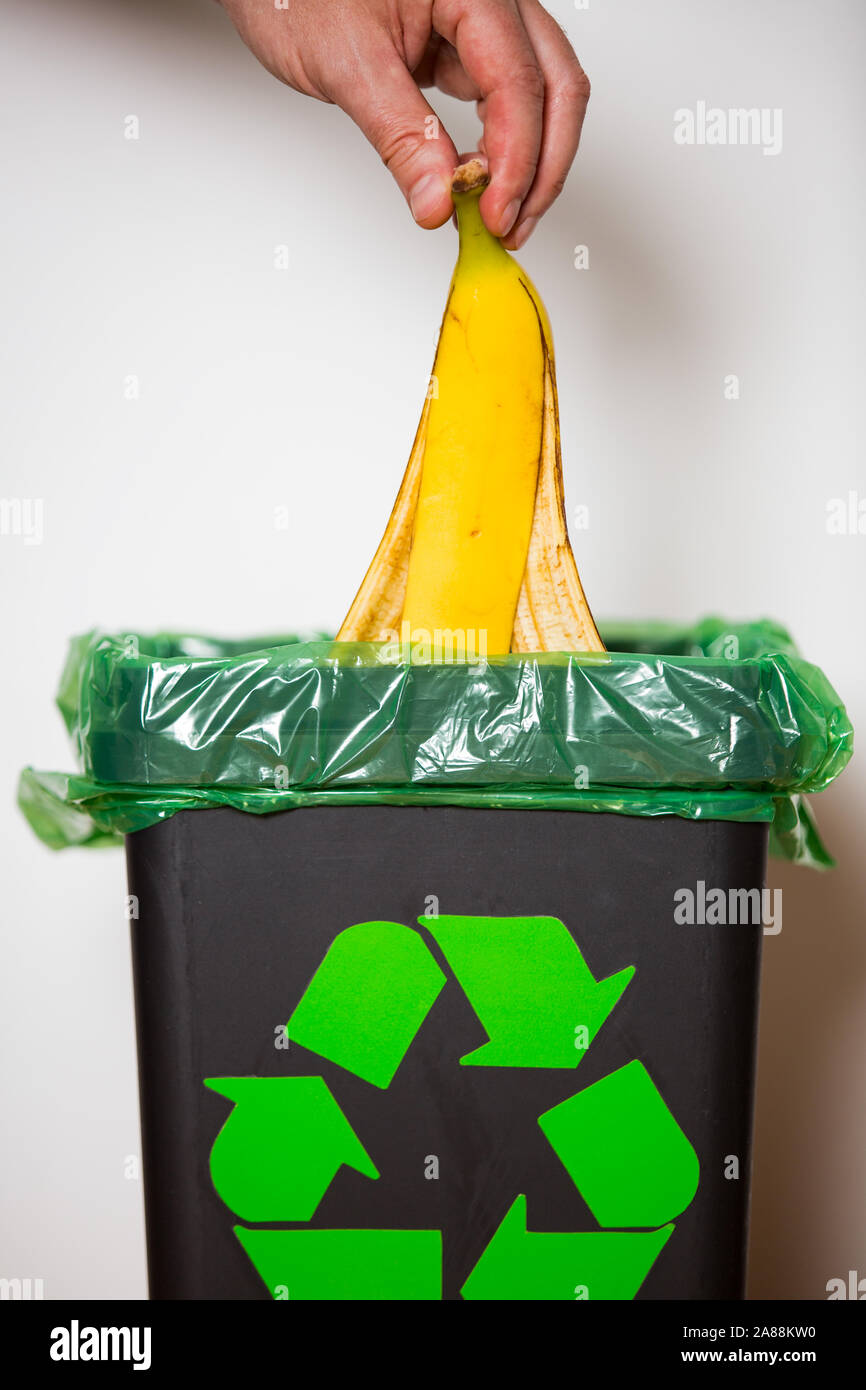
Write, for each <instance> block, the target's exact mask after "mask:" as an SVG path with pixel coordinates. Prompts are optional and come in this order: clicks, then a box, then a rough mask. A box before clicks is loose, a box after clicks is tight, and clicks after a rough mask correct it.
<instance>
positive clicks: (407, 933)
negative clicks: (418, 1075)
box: [286, 922, 445, 1090]
mask: <svg viewBox="0 0 866 1390" xmlns="http://www.w3.org/2000/svg"><path fill="white" fill-rule="evenodd" d="M444 984H445V976H444V975H443V974H442V971H441V970H440V969H439V966H438V965H437V964H436V962H435V960H434V959H433V957H432V956H431V954H430V952H429V951H428V949H427V947H426V945H425V944H424V942H423V941H422V939H421V937H420V936H419V935H418V933H417V932H416V931H413V930H412V929H411V928H410V927H404V926H401V924H400V923H399V922H360V923H358V925H357V926H354V927H347V929H346V930H345V931H342V932H340V934H339V936H337V937H335V939H334V941H333V942H332V943H331V947H330V950H329V951H328V953H327V955H326V956H325V958H324V960H323V961H322V963H321V965H320V966H319V968H318V970H317V971H316V973H315V975H314V976H313V978H312V980H311V981H310V983H309V985H308V986H307V989H306V991H305V993H304V995H303V997H302V999H301V1001H300V1003H299V1004H298V1006H297V1008H296V1009H295V1011H294V1013H293V1014H292V1016H291V1018H290V1019H289V1023H288V1026H287V1029H286V1031H287V1033H288V1035H289V1038H290V1039H291V1041H292V1042H297V1043H300V1044H301V1046H302V1047H307V1048H309V1050H310V1051H311V1052H317V1053H318V1054H319V1056H320V1057H327V1058H328V1060H329V1061H331V1062H336V1063H337V1064H338V1065H339V1066H341V1067H345V1068H346V1070H347V1071H351V1072H354V1074H355V1075H356V1076H360V1077H363V1079H364V1080H365V1081H369V1082H371V1083H372V1084H373V1085H374V1086H379V1087H381V1089H382V1090H384V1089H385V1088H386V1087H387V1086H388V1085H390V1082H391V1079H392V1077H393V1075H394V1073H395V1071H396V1070H397V1068H398V1067H399V1065H400V1063H401V1062H402V1060H403V1058H404V1057H405V1055H406V1053H407V1051H408V1049H409V1046H410V1044H411V1042H412V1040H413V1038H414V1037H415V1034H416V1033H417V1032H418V1029H419V1028H420V1027H421V1024H422V1023H423V1022H424V1019H425V1018H426V1017H427V1014H428V1013H429V1011H430V1009H431V1007H432V1005H433V1003H434V1001H435V999H436V998H437V996H438V994H439V992H440V990H441V989H442V986H443V985H444Z"/></svg>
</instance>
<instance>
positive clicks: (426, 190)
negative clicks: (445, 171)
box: [409, 174, 443, 222]
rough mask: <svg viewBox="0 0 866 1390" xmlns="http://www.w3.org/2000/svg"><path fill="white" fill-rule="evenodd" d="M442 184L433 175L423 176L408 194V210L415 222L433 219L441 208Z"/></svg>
mask: <svg viewBox="0 0 866 1390" xmlns="http://www.w3.org/2000/svg"><path fill="white" fill-rule="evenodd" d="M442 193H443V183H442V180H441V179H440V178H437V176H436V175H435V174H425V175H424V177H423V178H422V179H419V180H418V182H417V183H416V184H415V187H414V188H412V189H411V190H410V193H409V209H410V211H411V213H412V216H413V217H414V218H415V221H416V222H424V221H426V219H427V218H428V217H435V215H436V213H437V212H438V211H439V210H440V208H441V206H442Z"/></svg>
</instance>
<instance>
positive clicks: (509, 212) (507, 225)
mask: <svg viewBox="0 0 866 1390" xmlns="http://www.w3.org/2000/svg"><path fill="white" fill-rule="evenodd" d="M519 211H520V199H519V198H512V200H511V202H510V203H509V204H508V207H507V208H506V209H505V211H504V212H503V214H502V216H501V217H500V219H499V235H500V236H508V233H509V232H510V231H511V228H512V227H513V226H514V223H515V221H516V219H517V214H518V213H519Z"/></svg>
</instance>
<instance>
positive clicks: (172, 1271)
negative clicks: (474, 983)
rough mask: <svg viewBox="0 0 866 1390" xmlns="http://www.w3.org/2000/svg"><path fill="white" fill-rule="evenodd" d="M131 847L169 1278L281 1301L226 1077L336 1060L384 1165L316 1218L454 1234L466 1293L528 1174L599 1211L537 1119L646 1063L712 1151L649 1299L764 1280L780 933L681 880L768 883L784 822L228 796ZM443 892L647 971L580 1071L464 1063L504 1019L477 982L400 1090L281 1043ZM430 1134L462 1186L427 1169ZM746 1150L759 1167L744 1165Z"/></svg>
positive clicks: (562, 1225) (604, 971) (453, 1285)
mask: <svg viewBox="0 0 866 1390" xmlns="http://www.w3.org/2000/svg"><path fill="white" fill-rule="evenodd" d="M127 852H128V862H129V877H130V892H132V893H135V894H136V895H137V896H138V899H139V910H140V918H139V920H138V921H137V922H133V924H132V939H133V960H134V967H135V982H136V1007H137V1017H138V1035H139V1061H140V1074H141V1102H142V1129H143V1156H144V1176H145V1194H146V1206H147V1234H148V1257H149V1270H150V1288H151V1297H153V1298H216V1299H229V1298H244V1299H257V1298H265V1299H266V1298H268V1296H269V1295H268V1293H267V1291H266V1289H265V1287H264V1285H263V1284H262V1282H261V1281H260V1279H259V1276H258V1275H257V1273H256V1272H255V1270H254V1268H253V1266H252V1265H251V1264H250V1262H249V1261H248V1259H247V1257H246V1255H245V1254H244V1252H243V1250H242V1249H241V1247H240V1246H239V1245H238V1243H237V1242H236V1240H235V1237H234V1235H233V1234H232V1225H233V1224H234V1221H235V1219H236V1218H235V1217H234V1216H233V1215H232V1213H231V1212H230V1211H229V1210H228V1209H227V1208H226V1207H225V1206H224V1204H223V1203H222V1202H221V1200H220V1199H219V1198H218V1197H217V1195H216V1193H215V1192H214V1190H213V1187H212V1184H211V1181H210V1175H209V1171H208V1156H209V1153H210V1149H211V1146H212V1144H213V1141H214V1139H215V1137H216V1134H217V1132H218V1130H219V1129H220V1126H221V1125H222V1123H223V1121H224V1120H225V1118H226V1116H227V1115H228V1113H229V1111H230V1108H231V1107H230V1102H229V1101H227V1100H225V1099H224V1098H222V1097H220V1096H218V1095H216V1094H214V1093H213V1092H211V1091H208V1090H206V1088H205V1087H204V1086H203V1084H202V1081H203V1078H204V1077H214V1076H248V1075H256V1076H280V1075H288V1074H293V1073H298V1074H308V1073H310V1072H312V1071H316V1072H318V1073H320V1074H321V1075H323V1076H324V1077H325V1079H326V1080H327V1082H328V1085H329V1086H330V1087H331V1089H332V1091H333V1092H334V1095H335V1096H336V1098H337V1100H338V1101H339V1103H340V1105H341V1107H342V1108H343V1110H344V1111H345V1113H346V1115H347V1117H348V1119H349V1120H350V1122H351V1124H352V1125H353V1127H354V1128H355V1131H356V1133H357V1134H358V1136H359V1138H360V1139H361V1142H362V1143H363V1144H364V1145H365V1147H366V1148H367V1150H368V1152H369V1153H370V1155H371V1157H372V1158H373V1161H374V1162H375V1164H376V1165H377V1167H378V1168H379V1170H380V1173H381V1177H380V1179H379V1181H377V1182H371V1181H370V1180H369V1179H367V1178H365V1177H363V1176H361V1175H360V1174H358V1173H356V1172H354V1171H353V1170H351V1169H348V1168H345V1167H344V1168H342V1169H341V1170H340V1171H339V1172H338V1174H337V1176H336V1178H335V1179H334V1181H333V1183H332V1184H331V1186H330V1188H329V1190H328V1192H327V1193H326V1195H325V1197H324V1199H323V1201H322V1203H321V1205H320V1206H319V1209H318V1211H317V1212H316V1215H315V1218H314V1220H313V1222H312V1224H313V1225H314V1226H321V1227H363V1226H370V1227H391V1228H393V1227H407V1228H427V1229H429V1228H434V1227H435V1228H439V1229H441V1230H442V1231H443V1239H444V1251H445V1255H444V1262H445V1288H444V1293H445V1297H446V1298H457V1297H459V1288H460V1285H461V1284H462V1283H463V1282H464V1280H465V1279H466V1277H467V1276H468V1274H469V1272H470V1271H471V1269H472V1267H473V1265H474V1263H475V1262H476V1260H477V1259H478V1256H479V1255H480V1254H481V1251H482V1250H483V1248H484V1247H485V1245H486V1244H487V1242H488V1241H489V1239H490V1237H491V1235H492V1233H493V1231H494V1230H495V1229H496V1227H497V1226H498V1224H499V1223H500V1221H501V1220H502V1217H503V1216H504V1214H505V1212H506V1210H507V1209H508V1207H509V1206H510V1204H511V1202H512V1200H513V1199H514V1197H515V1196H516V1195H517V1194H518V1193H526V1194H527V1198H528V1215H529V1227H530V1229H532V1230H551V1231H568V1230H592V1229H595V1224H594V1222H593V1220H592V1218H591V1216H590V1214H589V1212H588V1211H587V1209H586V1207H585V1205H584V1203H583V1202H582V1200H581V1198H580V1197H579V1195H578V1194H577V1192H576V1191H575V1189H574V1187H573V1185H572V1183H571V1181H570V1179H569V1178H568V1175H567V1174H566V1172H565V1170H564V1168H562V1166H561V1165H560V1163H559V1161H558V1159H557V1158H556V1156H555V1155H554V1153H553V1152H552V1150H551V1149H550V1148H549V1146H548V1145H547V1142H546V1140H545V1139H544V1136H543V1135H542V1133H541V1131H540V1129H539V1128H538V1126H537V1124H536V1119H537V1117H538V1115H539V1114H541V1113H542V1111H544V1110H546V1109H549V1108H550V1106H551V1105H554V1104H556V1103H557V1102H558V1101H559V1100H562V1099H564V1098H565V1097H566V1096H568V1095H571V1094H573V1093H574V1091H576V1090H578V1089H580V1088H581V1087H583V1086H586V1085H589V1084H590V1083H591V1082H593V1081H596V1080H598V1079H599V1078H601V1077H602V1076H604V1075H606V1074H607V1073H608V1072H609V1071H612V1070H614V1069H615V1068H617V1067H619V1066H622V1065H623V1064H624V1063H626V1062H628V1061H630V1060H632V1059H633V1058H639V1059H640V1060H641V1061H642V1062H643V1063H644V1064H645V1066H646V1067H647V1068H648V1070H649V1072H650V1074H651V1076H652V1077H653V1080H654V1081H655V1083H656V1085H657V1087H658V1088H659V1090H660V1091H661V1093H662V1095H663V1096H664V1098H665V1100H666V1101H667V1103H668V1105H669V1106H670V1108H671V1110H672V1111H673V1113H674V1115H675V1116H676V1118H677V1120H678V1121H679V1123H680V1124H681V1126H682V1127H683V1129H684V1130H685V1132H686V1134H687V1135H688V1137H689V1139H690V1140H691V1142H692V1143H693V1145H694V1146H695V1148H696V1150H697V1152H698V1156H699V1159H700V1164H701V1181H700V1185H699V1188H698V1194H697V1196H696V1197H695V1200H694V1202H693V1203H692V1205H691V1206H690V1207H689V1208H688V1210H687V1211H686V1212H685V1213H684V1214H683V1215H682V1216H681V1217H680V1218H679V1219H678V1221H677V1229H676V1230H675V1232H674V1234H673V1236H672V1237H671V1239H670V1241H669V1242H668V1244H667V1246H666V1247H665V1249H664V1250H663V1251H662V1253H661V1255H660V1256H659V1259H658V1261H657V1262H656V1264H655V1266H654V1268H653V1269H652V1270H651V1272H650V1274H649V1276H648V1278H647V1280H646V1282H645V1284H644V1286H643V1288H642V1290H641V1292H640V1294H639V1295H638V1297H639V1298H641V1299H667V1298H670V1299H673V1298H688V1299H718V1298H738V1297H741V1296H742V1285H743V1277H744V1259H745V1239H746V1211H747V1197H748V1174H749V1154H750V1140H751V1118H752V1098H753V1066H754V1044H755V1018H756V1006H757V980H758V965H759V956H760V941H761V930H760V927H750V926H680V925H677V924H676V923H675V922H674V919H673V908H674V899H673V894H674V891H675V889H677V888H680V887H692V888H693V887H694V885H695V883H696V882H697V880H698V879H703V880H704V881H705V883H706V884H707V885H708V886H712V887H720V888H724V889H727V888H729V887H737V888H750V887H760V886H761V885H762V883H763V877H764V867H765V853H766V827H764V826H761V825H742V824H735V823H723V822H700V821H698V822H695V821H686V820H679V819H676V818H658V819H645V818H638V817H626V816H616V815H589V814H585V813H581V814H577V813H574V812H555V811H503V810H491V811H482V810H474V809H460V808H456V807H455V808H452V807H409V808H404V807H388V806H382V807H346V808H335V807H323V808H316V809H306V810H299V811H290V812H286V813H283V814H279V815H271V816H251V815H243V814H241V813H239V812H234V811H231V810H213V811H191V812H183V813H180V814H178V815H176V816H174V817H173V818H171V819H170V820H168V821H166V822H164V823H163V824H161V825H158V826H154V827H152V828H150V829H148V830H143V831H140V832H138V833H137V834H136V835H133V836H130V837H129V838H128V841H127ZM429 895H436V896H437V897H438V899H439V911H440V912H442V913H473V914H482V915H483V914H501V915H509V916H510V915H522V914H531V915H544V914H550V915H553V916H557V917H561V918H562V919H563V921H564V922H565V923H566V925H567V926H568V927H569V928H570V929H571V930H572V931H573V933H574V934H575V936H576V938H577V941H578V943H579V945H580V947H581V950H582V952H583V954H584V956H585V958H586V960H587V963H588V964H589V966H590V968H591V969H592V971H593V973H594V975H595V976H596V978H601V977H603V976H606V975H609V974H612V973H614V972H615V971H617V970H620V969H622V968H623V967H624V966H626V965H634V966H636V969H637V973H636V976H635V978H634V979H633V981H632V982H631V984H630V985H629V986H628V988H627V990H626V992H625V994H624V995H623V997H622V999H621V1000H620V1002H619V1004H618V1005H617V1007H616V1009H615V1010H614V1012H613V1013H612V1015H611V1016H610V1018H609V1019H608V1020H607V1022H606V1023H605V1024H604V1026H603V1028H602V1029H601V1031H600V1033H599V1034H598V1036H597V1038H596V1039H595V1040H594V1041H593V1043H592V1045H591V1047H590V1049H589V1051H588V1053H587V1054H586V1056H585V1058H584V1059H583V1060H582V1062H581V1064H580V1066H579V1068H578V1069H577V1071H576V1072H575V1071H572V1072H566V1071H558V1070H532V1071H530V1070H526V1071H516V1070H509V1071H499V1070H497V1069H493V1068H491V1069H485V1068H474V1067H469V1068H467V1067H459V1066H458V1058H459V1057H460V1056H462V1055H463V1054H465V1053H466V1052H467V1051H469V1050H471V1049H472V1048H473V1047H477V1046H479V1045H480V1044H481V1043H482V1042H483V1041H484V1040H485V1034H484V1032H483V1030H482V1029H481V1027H480V1025H479V1023H478V1020H477V1019H476V1017H475V1015H474V1013H473V1012H472V1009H471V1008H470V1006H469V1004H468V1002H467V1000H466V998H465V996H464V994H463V992H462V990H461V989H460V987H459V986H458V985H456V983H454V982H450V983H449V984H448V985H447V986H446V987H445V989H444V990H443V991H442V993H441V994H440V996H439V998H438V1000H437V1002H436V1003H435V1005H434V1006H433V1009H432V1010H431V1012H430V1014H429V1016H428V1018H427V1020H426V1021H425V1023H424V1024H423V1026H422V1028H421V1030H420V1032H419V1034H418V1037H417V1038H416V1040H415V1043H414V1044H413V1046H412V1048H411V1050H410V1052H409V1055H408V1056H407V1058H406V1060H405V1061H404V1062H403V1064H402V1065H401V1067H400V1068H399V1070H398V1071H397V1074H396V1076H395V1078H394V1080H393V1082H392V1084H391V1087H390V1088H389V1090H388V1091H387V1092H383V1091H380V1090H378V1089H377V1088H376V1087H373V1086H370V1085H368V1084H367V1083H366V1082H364V1081H361V1080H359V1079H357V1078H355V1077H353V1076H352V1075H350V1074H349V1073H348V1072H345V1071H343V1070H342V1069H341V1068H340V1067H337V1066H335V1065H333V1064H331V1063H329V1062H327V1061H322V1060H320V1059H318V1058H314V1057H313V1055H312V1054H310V1053H309V1052H306V1051H305V1050H304V1049H302V1048H300V1047H298V1046H297V1045H294V1044H293V1045H292V1048H291V1049H290V1050H288V1051H283V1050H277V1049H276V1048H275V1047H274V1035H275V1028H276V1027H277V1026H278V1025H280V1024H282V1023H285V1021H286V1020H287V1019H288V1017H289V1015H290V1014H291V1012H292V1010H293V1009H294V1007H295V1004H296V1003H297V1001H298V999H299V998H300V996H301V994H302V993H303V991H304V989H305V988H306V985H307V984H308V982H309V980H310V978H311V976H312V974H313V973H314V971H315V969H316V967H317V966H318V964H319V962H320V961H321V959H322V957H323V955H324V953H325V951H326V950H327V948H328V946H329V945H330V943H331V941H332V940H333V938H334V936H336V935H337V933H338V932H340V931H342V930H344V929H345V928H346V927H349V926H351V925H352V924H353V923H355V922H363V921H369V920H374V919H388V920H393V921H398V922H403V923H405V924H407V925H410V926H411V925H414V924H415V921H416V918H417V917H418V916H419V915H420V914H421V913H423V912H424V909H425V899H426V898H427V897H428V896H429ZM429 941H430V939H429V938H428V944H429ZM432 949H433V951H434V954H437V955H438V952H437V950H436V947H435V945H433V946H432ZM440 963H442V962H441V958H440ZM428 1154H436V1155H437V1156H438V1158H439V1163H440V1177H439V1180H438V1181H429V1180H427V1179H425V1177H424V1161H425V1158H426V1156H427V1155H428ZM731 1154H733V1155H737V1156H738V1157H739V1160H740V1172H741V1177H740V1179H739V1180H738V1181H731V1180H728V1179H726V1178H725V1177H724V1166H725V1160H726V1156H727V1155H731Z"/></svg>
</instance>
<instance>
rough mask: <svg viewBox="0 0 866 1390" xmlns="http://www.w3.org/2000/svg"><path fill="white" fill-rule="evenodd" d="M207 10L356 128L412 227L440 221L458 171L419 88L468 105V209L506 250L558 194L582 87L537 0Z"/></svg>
mask: <svg viewBox="0 0 866 1390" xmlns="http://www.w3.org/2000/svg"><path fill="white" fill-rule="evenodd" d="M221 3H222V5H223V8H224V9H225V10H226V11H227V12H228V14H229V15H230V17H231V19H232V21H233V23H234V24H235V27H236V28H237V30H238V32H239V33H240V35H241V37H242V39H243V40H244V42H245V43H246V44H247V45H248V47H249V48H250V49H251V50H252V52H253V53H254V54H255V55H256V57H257V58H258V59H259V61H260V62H261V63H262V64H263V65H264V66H265V67H266V68H267V69H268V71H269V72H271V73H273V74H274V76H275V77H278V78H279V79H280V81H282V82H285V83H287V85H288V86H290V87H293V88H294V89H295V91H298V92H303V93H305V95H307V96H311V97H316V98H317V99H318V100H319V101H326V102H332V103H334V104H335V105H337V106H340V107H342V109H343V110H344V111H345V112H346V113H347V114H348V115H349V116H351V118H352V120H353V121H355V122H356V124H357V125H358V126H360V128H361V130H362V131H363V132H364V134H365V135H366V136H367V139H368V140H370V142H371V143H372V144H373V145H374V146H375V148H376V149H377V150H378V152H379V154H380V155H381V157H382V159H383V160H384V162H385V164H386V165H387V166H388V168H389V169H390V171H391V173H392V174H393V175H394V178H395V179H396V181H397V183H398V184H399V186H400V189H401V190H402V192H403V195H404V197H405V198H406V201H407V202H408V204H409V207H410V209H411V211H412V215H413V217H414V218H415V221H416V222H418V224H419V225H420V226H422V227H439V226H441V225H442V223H443V222H446V221H447V220H448V218H449V217H450V215H451V213H452V211H453V205H452V201H451V175H452V173H453V170H454V167H455V165H456V164H458V163H459V158H458V154H457V151H456V149H455V147H454V144H453V142H452V141H451V139H450V137H449V136H448V134H447V133H446V132H445V131H444V130H443V129H441V128H440V126H439V123H438V118H437V117H436V116H435V113H434V112H433V110H432V108H431V107H430V106H429V105H428V103H427V102H426V100H425V99H424V97H423V96H422V94H421V90H420V89H421V88H422V87H431V86H435V87H438V88H439V90H440V91H442V92H447V93H448V94H449V95H450V96H454V97H458V98H460V99H461V100H463V101H475V102H477V103H478V114H479V116H480V118H481V121H482V124H483V127H484V134H483V137H482V140H481V142H480V145H479V149H480V151H481V153H482V154H483V155H484V156H485V157H486V159H487V161H488V164H489V168H490V174H491V181H490V185H489V187H488V188H487V189H485V192H484V194H483V196H482V199H481V212H482V215H483V217H484V220H485V222H486V224H487V226H488V227H489V229H490V231H491V232H493V233H494V234H495V235H496V236H501V237H502V238H503V240H504V242H505V245H506V246H508V247H509V248H510V249H512V250H516V249H517V248H518V247H520V246H522V245H523V243H524V242H525V241H526V240H527V238H528V237H529V235H530V233H531V232H532V231H533V229H534V227H535V225H536V223H537V222H538V219H539V218H540V217H541V216H542V214H543V213H545V212H546V211H547V209H548V208H549V207H550V205H551V203H552V202H553V201H554V199H555V198H556V197H557V195H558V194H559V193H560V192H561V190H562V187H563V184H564V183H565V180H566V177H567V175H568V171H569V169H570V167H571V163H572V160H573V159H574V156H575V153H576V152H577V146H578V141H579V139H580V130H581V126H582V125H583V118H584V115H585V112H586V105H587V102H588V100H589V80H588V78H587V77H586V74H585V73H584V71H583V69H582V68H581V66H580V63H579V62H578V60H577V58H576V57H575V55H574V52H573V50H572V48H571V45H570V44H569V42H568V39H567V38H566V37H565V35H564V34H563V32H562V30H561V29H560V27H559V25H558V24H557V23H556V21H555V20H554V19H553V18H552V17H551V16H550V15H549V14H548V13H547V11H546V10H545V9H543V8H542V6H541V5H540V4H539V3H538V0H326V3H323V0H286V3H285V6H284V7H281V8H277V4H276V0H221ZM431 130H432V131H435V132H436V138H430V136H429V134H428V132H429V131H431Z"/></svg>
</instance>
